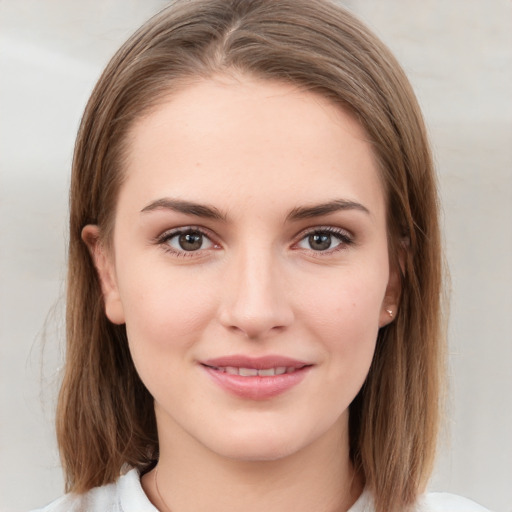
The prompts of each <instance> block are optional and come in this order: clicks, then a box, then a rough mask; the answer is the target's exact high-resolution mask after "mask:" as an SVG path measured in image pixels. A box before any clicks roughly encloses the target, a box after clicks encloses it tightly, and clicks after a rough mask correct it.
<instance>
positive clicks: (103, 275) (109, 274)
mask: <svg viewBox="0 0 512 512" xmlns="http://www.w3.org/2000/svg"><path fill="white" fill-rule="evenodd" d="M82 240H83V241H84V242H85V244H86V245H87V248H88V249H89V253H90V254H91V258H92V260H93V262H94V266H95V267H96V271H97V272H98V278H99V280H100V285H101V292H102V294H103V302H104V304H105V314H106V315H107V318H108V319H109V320H110V321H111V322H112V323H114V324H118V325H121V324H124V323H125V318H124V310H123V304H122V302H121V297H120V295H119V289H118V286H117V278H116V273H115V265H114V262H113V258H112V255H111V254H110V253H109V251H107V249H106V248H105V246H104V245H103V244H102V243H101V241H100V230H99V227H98V226H96V225H95V224H88V225H87V226H85V227H84V228H83V229H82Z"/></svg>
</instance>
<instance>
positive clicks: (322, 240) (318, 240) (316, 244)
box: [308, 233, 332, 251]
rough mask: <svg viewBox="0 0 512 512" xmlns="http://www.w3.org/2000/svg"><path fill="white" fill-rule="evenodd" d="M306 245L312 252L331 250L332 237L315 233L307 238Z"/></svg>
mask: <svg viewBox="0 0 512 512" xmlns="http://www.w3.org/2000/svg"><path fill="white" fill-rule="evenodd" d="M308 243H309V246H310V247H311V249H313V250H314V251H326V250H327V249H330V248H331V244H332V237H331V235H329V234H327V233H315V234H313V235H309V236H308Z"/></svg>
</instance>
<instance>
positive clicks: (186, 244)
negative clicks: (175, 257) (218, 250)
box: [159, 228, 215, 254]
mask: <svg viewBox="0 0 512 512" xmlns="http://www.w3.org/2000/svg"><path fill="white" fill-rule="evenodd" d="M159 242H160V243H161V244H165V246H167V248H168V249H169V250H171V251H172V252H174V253H178V254H183V253H191V252H197V251H201V250H207V249H212V248H214V247H215V244H214V243H213V242H212V241H211V240H210V238H208V236H207V235H206V234H205V233H203V232H202V231H201V230H199V229H195V228H186V229H179V230H174V231H171V232H167V233H164V234H163V235H162V237H161V238H160V239H159Z"/></svg>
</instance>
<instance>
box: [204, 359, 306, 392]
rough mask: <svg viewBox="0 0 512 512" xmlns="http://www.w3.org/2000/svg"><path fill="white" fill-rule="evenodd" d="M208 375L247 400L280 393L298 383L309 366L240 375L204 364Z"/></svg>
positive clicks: (224, 387)
mask: <svg viewBox="0 0 512 512" xmlns="http://www.w3.org/2000/svg"><path fill="white" fill-rule="evenodd" d="M203 368H204V369H205V370H206V372H207V373H208V375H210V377H211V378H212V379H213V380H214V381H215V382H216V383H217V384H218V385H219V386H220V387H221V388H223V389H224V390H226V391H228V392H230V393H232V394H234V395H236V396H238V397H240V398H245V399H249V400H268V399H269V398H273V397H275V396H278V395H281V394H283V393H285V392H286V391H289V390H290V389H291V388H293V387H295V386H296V385H297V384H299V383H300V382H301V381H302V380H303V379H304V377H305V376H306V374H307V373H308V371H309V370H310V369H311V366H305V367H304V368H299V369H297V370H295V371H293V372H292V373H283V374H282V375H271V376H259V375H256V376H254V377H241V376H240V375H232V374H230V373H225V372H222V371H219V370H216V369H215V368H212V367H210V366H204V365H203Z"/></svg>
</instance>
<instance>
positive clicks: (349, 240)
mask: <svg viewBox="0 0 512 512" xmlns="http://www.w3.org/2000/svg"><path fill="white" fill-rule="evenodd" d="M187 234H199V235H201V236H202V237H203V240H204V239H206V240H208V241H209V242H210V243H211V244H212V245H213V248H218V247H220V245H219V244H218V243H217V242H215V240H214V238H213V236H212V235H211V234H210V233H209V232H208V231H206V230H205V229H204V228H200V227H198V226H187V227H183V228H177V229H172V230H169V231H166V232H164V233H162V234H161V235H159V236H157V237H156V238H155V239H154V243H156V244H157V245H160V246H162V248H163V249H164V250H165V251H167V252H170V253H171V254H172V255H174V256H177V257H180V258H190V257H192V258H193V257H196V258H197V257H198V255H199V254H200V253H201V252H203V251H205V250H209V249H210V248H206V249H198V250H191V251H187V250H185V249H182V250H177V249H175V248H173V247H171V245H170V244H169V241H170V240H172V239H173V238H175V237H178V236H180V235H187ZM312 235H328V236H332V237H334V238H337V239H338V241H339V244H338V245H336V246H335V247H333V248H328V249H326V250H315V249H312V248H310V249H304V250H305V251H307V252H309V253H311V254H313V255H314V256H315V257H324V256H328V255H331V254H333V253H336V252H338V251H341V250H344V249H346V248H347V247H349V246H350V245H353V244H354V238H353V236H352V235H351V234H350V233H349V232H348V231H346V230H344V229H341V228H335V227H333V226H319V227H314V228H310V229H308V230H306V231H303V232H302V233H300V235H299V236H298V237H297V238H296V241H295V242H294V243H293V245H292V247H296V246H297V245H298V244H299V243H300V242H302V241H303V240H305V239H306V238H307V237H310V236H312ZM298 250H300V248H299V249H298Z"/></svg>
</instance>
